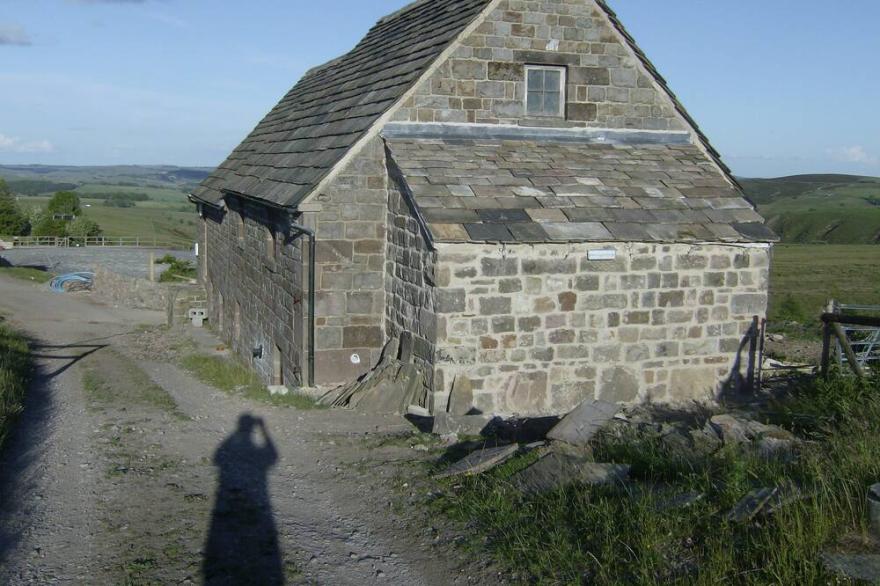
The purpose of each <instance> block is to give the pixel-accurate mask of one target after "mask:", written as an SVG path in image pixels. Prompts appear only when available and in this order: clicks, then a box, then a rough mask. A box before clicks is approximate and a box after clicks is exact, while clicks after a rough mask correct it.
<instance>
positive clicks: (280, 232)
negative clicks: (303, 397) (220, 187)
mask: <svg viewBox="0 0 880 586" xmlns="http://www.w3.org/2000/svg"><path fill="white" fill-rule="evenodd" d="M229 203H230V209H229V210H228V211H227V212H225V213H224V212H221V211H219V210H215V209H213V208H209V207H205V208H204V210H205V211H204V213H205V220H204V223H203V225H202V234H201V242H200V249H201V251H202V254H201V255H200V261H199V262H200V267H199V270H200V275H201V276H202V278H203V279H204V282H205V288H206V289H207V291H208V297H209V320H210V323H211V324H212V325H213V327H214V328H215V329H217V330H218V331H219V332H221V333H222V335H223V336H224V338H225V339H226V340H227V341H228V342H229V343H230V345H231V347H232V348H233V349H234V350H235V352H236V353H238V354H239V355H240V356H241V358H242V359H244V360H245V361H246V362H247V363H249V364H251V365H252V367H253V368H254V369H255V370H256V371H257V372H258V373H259V374H260V376H261V377H262V379H263V380H264V381H265V382H266V383H267V384H274V383H276V382H277V381H275V380H273V379H274V375H275V348H276V347H277V348H278V349H279V350H280V358H281V362H280V364H281V368H282V377H283V383H284V384H285V385H287V386H289V387H290V388H296V387H299V386H302V385H303V384H304V377H303V370H304V369H303V365H304V362H303V336H302V332H303V305H304V304H303V303H302V301H303V288H302V240H300V239H294V238H293V235H292V234H291V233H290V231H289V230H288V229H287V228H286V225H287V223H288V222H287V218H286V217H284V216H282V215H278V214H276V213H275V212H272V211H270V209H269V208H266V207H264V206H258V205H253V204H248V203H245V202H243V201H241V200H234V199H230V202H229ZM242 222H243V226H242ZM270 228H271V230H272V231H273V232H274V234H275V235H276V238H275V254H274V258H272V255H270V253H269V250H270V249H269V246H270V245H269V242H270V239H269V230H270ZM257 347H261V348H262V350H263V352H262V356H261V357H259V358H254V357H253V349H254V348H257Z"/></svg>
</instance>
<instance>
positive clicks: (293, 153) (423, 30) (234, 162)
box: [193, 0, 489, 206]
mask: <svg viewBox="0 0 880 586" xmlns="http://www.w3.org/2000/svg"><path fill="white" fill-rule="evenodd" d="M488 3H489V0H421V1H419V2H414V3H413V4H410V5H409V6H407V7H405V8H403V9H401V10H399V11H398V12H396V13H394V14H392V15H390V16H388V17H385V18H384V19H382V20H380V21H379V22H378V23H377V24H376V25H375V26H374V27H373V28H372V29H371V30H370V32H369V33H368V34H367V36H366V37H365V38H364V39H363V40H362V41H361V42H360V43H359V44H358V45H357V46H356V47H355V48H354V49H352V50H351V51H350V52H349V53H347V54H346V55H344V56H343V57H340V58H339V59H336V60H334V61H331V62H329V63H327V64H325V65H323V66H321V67H319V68H316V69H313V70H311V71H309V72H308V73H306V75H305V76H304V77H303V78H302V80H300V82H299V83H297V84H296V86H295V87H294V88H293V89H292V90H290V92H288V94H287V95H286V96H285V97H284V99H282V100H281V102H280V103H279V104H278V105H277V106H275V108H273V109H272V111H271V112H270V113H269V114H268V115H267V116H266V117H265V118H264V119H263V120H262V122H260V123H259V124H258V125H257V127H256V128H255V129H254V130H253V132H251V134H250V135H249V136H248V137H247V138H246V139H245V140H244V142H242V143H241V145H239V146H238V148H236V149H235V151H233V152H232V154H231V155H230V156H229V158H228V159H227V160H226V161H225V162H223V163H222V164H221V165H220V166H219V167H218V168H217V170H216V171H215V172H214V173H212V174H211V176H210V177H209V178H208V179H206V180H205V181H204V182H203V183H202V185H200V186H199V187H198V188H197V189H196V190H195V191H194V192H193V196H194V197H195V198H196V199H199V200H202V201H206V202H209V203H216V202H218V201H219V200H220V199H221V198H222V195H223V193H222V190H228V191H231V192H235V193H240V194H244V195H247V196H250V197H254V198H258V199H262V200H265V201H267V202H270V203H274V204H277V205H282V206H295V205H296V204H297V203H299V202H300V201H302V199H303V198H305V196H306V195H308V194H309V193H310V192H311V191H312V189H314V187H315V186H316V185H317V184H318V183H319V182H320V181H321V179H322V178H323V177H324V176H325V175H326V174H327V173H328V172H329V171H330V170H331V169H332V168H333V166H334V165H335V164H336V163H338V162H339V161H340V160H341V159H342V158H343V156H345V153H346V152H348V150H349V149H350V148H351V147H352V146H354V144H355V143H356V142H357V140H358V139H359V138H360V137H361V136H363V134H364V133H365V132H366V131H367V130H368V129H369V128H370V127H371V126H372V125H373V123H374V122H375V121H376V120H377V119H378V118H379V117H381V115H382V114H383V113H384V112H385V111H386V110H388V109H389V108H390V107H391V106H392V105H393V104H394V103H395V102H396V101H397V100H398V99H399V98H400V97H401V96H402V95H403V94H404V93H405V92H406V91H407V90H408V89H409V88H410V87H411V86H412V85H413V84H414V83H415V81H416V80H417V79H418V78H419V77H420V76H421V75H422V73H423V72H424V71H425V70H426V69H427V68H428V67H429V66H430V65H431V63H432V62H434V61H435V60H436V59H437V58H438V57H439V56H440V53H442V52H443V50H444V49H445V48H446V47H447V46H448V45H449V44H450V43H451V42H452V41H453V40H454V39H455V38H456V37H457V36H458V35H459V34H460V33H461V32H462V31H463V30H464V29H465V28H466V27H467V26H468V24H470V23H471V22H472V21H473V20H474V19H475V18H476V17H477V15H478V14H479V13H480V12H481V11H482V10H483V9H484V8H485V7H486V5H487V4H488Z"/></svg>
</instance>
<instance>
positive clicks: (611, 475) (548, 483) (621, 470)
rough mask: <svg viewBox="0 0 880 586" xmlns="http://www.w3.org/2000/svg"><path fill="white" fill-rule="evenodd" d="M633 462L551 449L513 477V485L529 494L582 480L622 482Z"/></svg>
mask: <svg viewBox="0 0 880 586" xmlns="http://www.w3.org/2000/svg"><path fill="white" fill-rule="evenodd" d="M629 469H630V467H629V466H626V465H623V464H600V463H597V462H590V461H588V460H587V459H586V457H578V456H574V455H571V454H562V453H559V452H550V453H548V454H547V455H545V456H544V457H543V458H541V459H540V460H538V461H537V462H535V463H534V464H532V465H531V466H529V467H528V468H526V469H525V470H522V471H520V472H518V473H517V474H516V475H514V476H513V477H512V478H511V482H512V483H513V485H514V486H515V487H516V488H518V489H519V490H521V491H522V492H524V493H526V494H532V495H534V494H540V493H543V492H548V491H550V490H553V489H555V488H561V487H563V486H566V485H569V484H573V483H580V484H588V485H590V484H592V485H600V484H612V483H615V482H622V481H623V480H624V479H626V477H627V475H628V474H629Z"/></svg>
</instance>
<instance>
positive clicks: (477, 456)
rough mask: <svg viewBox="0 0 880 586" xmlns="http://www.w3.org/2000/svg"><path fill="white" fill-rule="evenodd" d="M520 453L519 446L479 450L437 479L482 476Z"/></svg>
mask: <svg viewBox="0 0 880 586" xmlns="http://www.w3.org/2000/svg"><path fill="white" fill-rule="evenodd" d="M518 451H519V445H517V444H510V445H508V446H500V447H497V448H486V449H483V450H477V451H476V452H471V453H470V454H468V455H467V456H465V457H464V458H462V459H461V460H459V461H458V462H455V463H454V464H452V465H451V466H450V467H449V468H447V469H446V470H444V471H443V472H441V473H440V474H438V475H437V478H450V477H453V476H462V475H465V476H473V475H475V474H482V473H483V472H488V471H489V470H491V469H492V468H494V467H496V466H499V465H501V464H503V463H504V462H506V461H507V460H509V459H511V458H512V457H513V456H514V455H516V453H517V452H518Z"/></svg>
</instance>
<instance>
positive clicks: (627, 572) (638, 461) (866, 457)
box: [430, 379, 880, 584]
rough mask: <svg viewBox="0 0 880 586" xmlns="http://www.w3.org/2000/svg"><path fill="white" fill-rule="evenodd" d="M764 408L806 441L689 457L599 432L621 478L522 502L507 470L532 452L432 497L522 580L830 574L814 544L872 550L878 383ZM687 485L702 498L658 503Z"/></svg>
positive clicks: (817, 385)
mask: <svg viewBox="0 0 880 586" xmlns="http://www.w3.org/2000/svg"><path fill="white" fill-rule="evenodd" d="M765 415H766V418H767V419H768V420H770V421H774V422H776V423H779V424H782V425H784V426H786V427H788V428H789V429H790V430H791V431H794V432H795V433H797V434H798V435H799V436H801V437H802V438H804V439H807V440H809V442H808V443H806V444H804V447H803V449H802V450H801V455H800V457H798V458H797V459H794V460H791V459H788V460H786V459H768V458H766V457H761V456H759V455H758V454H757V453H755V452H753V451H749V450H746V449H743V448H736V447H725V448H723V449H721V450H719V451H716V452H714V453H706V454H703V455H700V454H696V453H694V452H693V451H692V450H689V449H688V450H686V451H684V450H682V449H676V448H674V447H671V446H670V445H669V444H668V443H664V442H663V441H662V440H660V439H659V437H657V436H650V435H645V434H639V435H638V436H637V437H621V436H619V435H616V436H610V435H605V436H602V437H600V438H599V439H597V440H596V442H595V445H594V446H593V448H594V450H595V456H596V459H597V461H610V462H620V463H629V464H631V465H632V473H631V482H629V483H627V484H626V485H622V486H616V487H602V488H599V487H585V486H569V487H567V488H564V489H558V490H556V491H554V492H551V493H548V494H544V495H541V496H538V497H523V496H522V495H520V494H519V493H518V492H517V491H516V490H514V489H513V487H512V486H511V483H510V482H509V479H510V477H511V475H512V474H513V473H515V472H516V471H518V470H520V469H522V468H524V467H525V466H527V465H528V464H529V463H530V458H534V457H535V456H534V455H531V456H524V457H522V458H519V459H517V460H514V461H512V462H510V463H508V464H506V465H505V466H503V467H501V468H499V469H496V470H494V471H492V472H491V473H488V474H485V475H483V476H480V477H476V478H469V479H465V480H456V481H454V482H453V481H448V482H444V483H443V485H442V488H441V493H442V496H440V497H439V498H436V499H434V500H433V501H432V504H431V505H430V506H432V507H434V508H436V510H438V511H439V512H442V513H444V514H445V515H447V516H449V517H451V518H452V519H454V520H457V521H459V522H460V523H461V524H462V525H464V526H465V527H466V528H467V530H468V533H469V534H471V535H472V536H473V538H472V539H471V541H470V542H469V543H470V545H471V546H472V547H475V548H479V549H482V548H486V547H488V549H489V550H490V552H491V553H492V554H494V556H495V557H496V558H497V559H498V560H499V561H500V562H501V563H502V564H504V565H506V566H507V567H509V568H510V569H511V570H512V571H514V572H516V573H517V574H518V575H519V576H520V577H521V578H524V579H525V581H527V582H530V583H538V584H579V583H597V584H657V583H688V584H694V583H696V584H719V583H736V584H771V583H772V584H816V583H835V582H836V580H835V578H834V576H832V575H829V574H828V573H826V570H824V569H823V567H822V564H821V561H820V556H821V553H822V552H823V551H826V550H828V549H831V550H834V549H836V548H838V547H844V544H845V545H846V548H847V549H848V550H853V549H855V550H861V551H871V552H876V551H877V546H876V542H873V541H872V540H871V539H870V538H868V537H867V528H866V526H865V524H866V517H867V511H866V504H865V493H866V490H867V487H868V485H870V484H872V483H874V482H877V480H878V478H880V451H878V450H877V449H876V446H877V445H878V442H880V380H878V379H875V380H874V381H871V382H862V383H859V382H856V381H854V380H851V379H841V380H836V381H832V382H828V383H826V382H822V381H819V382H813V383H809V384H805V385H804V386H803V387H801V388H799V389H797V390H796V391H795V392H794V394H793V396H792V397H791V398H790V399H788V400H786V402H784V403H780V404H778V405H776V406H775V407H774V408H773V409H772V411H770V412H768V413H766V414H765ZM790 483H797V485H798V486H800V487H801V489H802V493H803V494H805V495H808V496H807V498H804V499H802V500H800V501H797V502H794V503H792V504H789V505H787V506H785V507H784V508H782V509H781V510H780V511H779V512H778V513H776V514H774V515H772V516H770V517H767V518H762V519H761V520H760V521H759V522H754V523H748V524H740V523H736V522H733V521H730V520H728V518H727V514H728V512H729V511H730V510H731V509H732V508H733V507H734V505H735V504H736V503H737V502H738V501H739V500H740V499H741V498H742V497H743V496H745V495H746V494H747V493H748V492H749V491H750V490H753V489H755V488H760V487H773V486H785V485H788V484H790ZM690 491H696V492H698V493H700V494H702V495H704V497H703V499H702V500H701V501H699V502H697V503H696V504H693V505H692V506H690V507H687V508H671V509H664V508H663V507H661V506H660V503H661V502H663V501H664V500H666V499H669V498H670V496H675V495H681V494H684V493H687V492H690Z"/></svg>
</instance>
